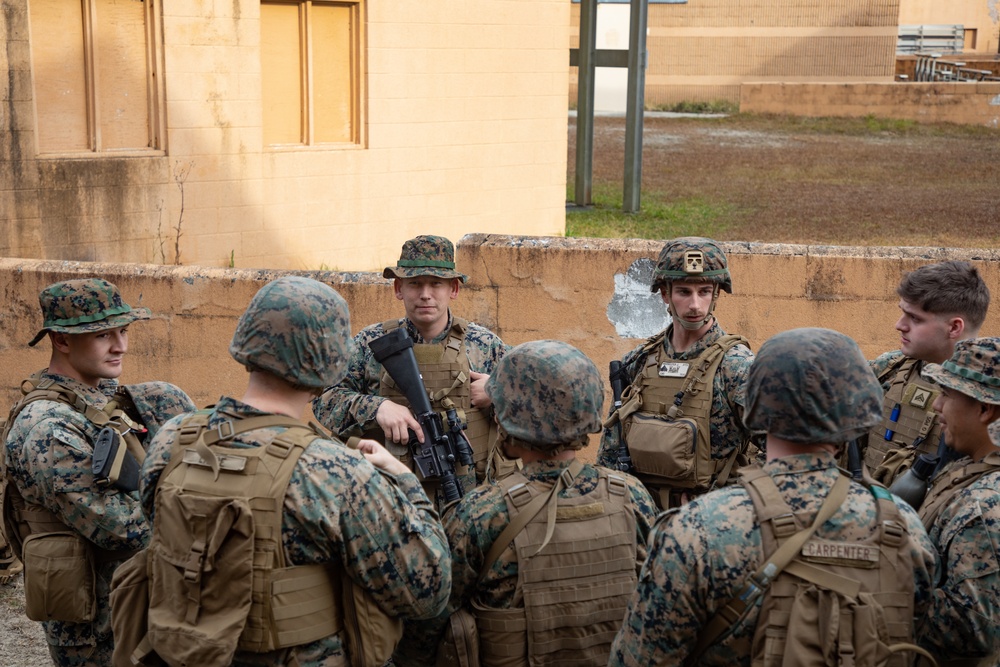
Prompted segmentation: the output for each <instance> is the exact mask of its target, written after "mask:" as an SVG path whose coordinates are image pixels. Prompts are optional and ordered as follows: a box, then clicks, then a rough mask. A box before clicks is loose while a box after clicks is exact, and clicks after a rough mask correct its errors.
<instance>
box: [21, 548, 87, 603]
mask: <svg viewBox="0 0 1000 667" xmlns="http://www.w3.org/2000/svg"><path fill="white" fill-rule="evenodd" d="M22 549H23V562H24V608H25V613H26V614H27V616H28V618H29V619H31V620H32V621H65V622H68V623H89V622H91V621H93V620H94V614H95V612H96V599H97V593H96V589H95V576H94V561H93V557H92V555H91V551H90V547H89V546H88V543H87V541H86V540H85V539H84V538H83V537H81V536H79V535H77V534H76V533H68V532H67V533H36V534H34V535H29V536H28V537H27V539H25V540H24V546H23V548H22Z"/></svg>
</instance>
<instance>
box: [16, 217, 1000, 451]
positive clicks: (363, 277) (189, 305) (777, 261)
mask: <svg viewBox="0 0 1000 667" xmlns="http://www.w3.org/2000/svg"><path fill="white" fill-rule="evenodd" d="M722 245H723V248H724V249H725V250H726V252H727V253H728V255H729V259H730V266H731V269H732V272H733V287H734V293H733V294H732V295H729V294H723V295H722V296H721V298H720V301H719V305H718V308H717V311H716V312H717V315H718V317H719V321H720V322H721V323H722V325H723V327H724V328H725V329H727V330H728V331H730V332H734V333H740V334H742V335H744V336H746V337H747V338H748V339H749V340H750V343H751V345H752V346H753V347H754V349H756V348H758V347H759V346H760V344H761V343H762V342H763V341H764V340H766V339H767V338H768V337H769V336H771V335H773V334H775V333H777V332H779V331H782V330H785V329H789V328H793V327H798V326H821V327H828V328H832V329H836V330H838V331H842V332H843V333H845V334H848V335H850V336H852V337H853V338H854V339H855V340H857V341H858V343H859V345H860V346H861V348H862V350H863V351H864V353H865V354H866V355H867V356H868V357H874V356H875V355H877V354H879V353H881V352H884V351H886V350H890V349H896V348H897V347H898V334H897V332H896V331H895V330H894V329H893V325H894V323H895V322H896V320H897V319H898V316H899V311H898V308H897V305H896V304H897V301H898V299H897V297H896V295H895V288H896V285H897V284H898V283H899V279H900V277H901V276H902V274H903V272H904V271H907V270H912V269H913V268H916V267H917V266H920V265H922V264H926V263H930V262H934V261H942V260H945V259H968V260H971V261H973V263H974V264H976V265H977V266H978V267H979V269H980V271H981V273H982V275H983V278H984V279H985V280H986V282H987V284H988V285H989V286H990V288H991V290H992V292H993V294H994V295H996V294H1000V251H997V250H963V249H944V248H894V249H890V248H857V247H853V248H852V247H833V246H794V245H770V244H758V243H724V244H722ZM661 247H662V243H661V242H659V241H639V240H629V239H565V238H554V237H511V236H490V235H469V236H466V237H464V238H463V239H462V240H461V242H460V243H459V246H458V264H459V269H460V270H461V271H462V272H464V273H466V274H468V275H469V278H470V280H469V283H468V285H466V286H464V287H463V288H462V291H461V292H460V294H459V298H458V301H456V302H455V308H454V312H455V313H457V314H459V315H461V316H463V317H466V318H469V319H471V320H474V321H476V322H479V323H481V324H484V325H486V326H488V327H490V328H492V329H494V330H495V331H497V333H499V334H500V335H501V336H502V337H503V339H504V340H505V341H506V342H508V343H511V344H517V343H522V342H525V341H528V340H536V339H542V338H554V339H559V340H565V341H567V342H569V343H571V344H573V345H576V346H577V347H579V348H580V349H582V350H583V351H584V352H586V353H587V354H588V355H589V356H590V357H591V359H593V360H594V362H595V363H596V364H597V365H598V367H599V368H600V369H601V370H602V371H604V370H605V369H607V366H608V362H609V361H610V360H611V359H613V358H617V357H619V356H620V355H622V354H623V353H624V352H626V351H628V350H629V349H631V348H632V347H634V346H635V345H637V344H638V343H639V341H640V340H641V336H642V335H645V334H638V335H637V334H635V333H634V332H633V333H632V334H625V335H622V334H619V333H618V331H619V327H621V325H623V324H625V325H635V324H642V322H639V320H642V319H643V318H646V319H650V320H651V321H653V323H654V324H655V319H656V318H655V317H652V318H649V317H648V315H649V313H652V314H653V315H659V316H662V313H663V306H662V303H658V302H657V297H656V295H651V294H650V293H649V288H648V284H649V283H648V279H647V280H646V282H645V283H643V282H642V280H641V279H640V280H639V281H638V282H636V281H635V280H632V281H629V280H628V279H627V277H628V276H633V277H634V276H635V275H637V274H636V271H637V270H638V272H639V273H641V269H642V267H643V266H645V267H646V269H651V267H652V261H653V260H654V259H655V257H656V256H657V254H658V252H659V250H660V248H661ZM281 274H282V272H281V271H249V270H243V269H197V268H192V267H164V266H150V265H114V264H87V263H79V262H46V261H36V260H20V259H0V296H2V298H3V302H4V303H5V304H7V306H6V308H5V309H4V311H3V312H0V368H3V369H4V370H5V379H4V384H3V389H4V394H3V399H4V401H5V402H10V401H12V400H13V399H14V398H15V397H16V395H17V386H18V383H19V381H20V379H21V378H22V377H24V376H26V375H28V374H30V373H32V372H33V371H35V370H38V369H39V368H42V367H43V366H44V365H45V364H46V363H47V362H48V355H49V348H48V344H47V343H46V342H43V343H40V344H39V345H38V346H37V349H32V348H28V347H27V341H28V340H30V339H31V337H32V336H33V335H34V334H35V332H36V331H37V330H38V328H39V326H40V317H39V314H38V301H37V295H38V292H39V291H40V290H41V289H42V288H44V287H45V286H46V285H48V284H50V283H52V282H54V281H56V280H62V279H66V278H69V277H80V276H89V275H100V276H104V277H106V278H108V279H109V280H111V281H112V282H114V283H116V284H117V285H118V286H119V287H120V288H121V290H122V292H123V294H124V296H125V299H126V300H127V301H128V302H129V303H131V304H133V305H136V304H139V303H141V304H142V305H145V306H148V307H150V308H151V309H152V310H153V313H154V317H153V319H152V320H151V321H149V322H139V323H137V324H136V325H135V326H134V327H133V328H132V330H131V332H132V335H131V337H130V338H131V341H130V344H131V349H130V352H129V358H128V359H127V362H126V370H125V373H124V375H123V381H125V382H139V381H143V380H147V379H152V378H156V379H162V380H169V381H171V382H174V383H176V384H178V385H180V386H182V387H183V388H184V389H186V390H187V391H188V392H189V393H190V394H191V396H192V397H193V398H194V399H195V401H196V402H197V403H198V405H199V406H203V405H206V404H208V403H211V402H214V401H215V400H217V399H218V398H219V396H220V395H221V394H223V393H228V394H232V393H238V392H241V391H242V390H243V388H244V386H245V381H246V376H245V372H244V371H243V369H242V367H240V366H239V365H237V364H236V363H235V362H234V361H232V359H231V358H230V357H229V354H228V351H227V350H228V345H229V340H230V338H231V337H232V334H233V331H234V330H235V327H236V321H237V319H238V317H239V315H240V314H241V313H242V311H243V309H244V308H245V307H246V305H247V303H249V301H250V299H251V298H252V296H253V295H254V293H255V292H256V291H257V290H258V289H259V288H260V287H261V286H262V285H264V284H265V283H266V282H267V281H269V280H271V279H273V278H275V277H277V276H279V275H281ZM305 275H309V276H311V277H314V278H316V279H319V280H323V281H325V282H328V283H329V284H331V285H333V286H334V287H335V288H336V289H337V290H338V291H340V293H341V294H342V295H343V296H344V298H345V299H347V301H348V303H349V305H350V308H351V324H352V328H353V329H354V331H357V330H359V329H361V328H362V327H364V326H366V325H368V324H371V323H373V322H379V321H383V320H385V319H388V318H390V317H394V316H401V315H402V312H403V308H402V305H401V304H400V302H398V301H397V300H396V299H395V298H394V297H393V295H392V291H391V287H390V282H389V281H387V280H384V279H382V278H381V276H380V275H379V274H372V273H333V272H306V273H305ZM616 304H617V305H622V304H624V307H623V308H617V309H616V307H615V306H616ZM644 309H646V310H644ZM644 313H645V314H644ZM631 320H635V321H631ZM649 324H650V323H649V322H646V325H647V326H648V325H649ZM627 328H628V327H627ZM632 329H633V331H634V327H632ZM654 331H655V329H654V330H651V331H649V333H653V332H654ZM982 333H983V335H1000V308H997V307H996V306H994V308H993V309H992V310H991V312H990V314H989V316H988V317H987V320H986V323H985V324H984V326H983V330H982ZM590 451H591V454H592V453H593V449H591V450H590Z"/></svg>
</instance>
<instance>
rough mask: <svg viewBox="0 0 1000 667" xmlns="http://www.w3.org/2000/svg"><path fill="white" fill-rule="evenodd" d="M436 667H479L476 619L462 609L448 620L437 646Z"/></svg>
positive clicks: (465, 609) (469, 612)
mask: <svg viewBox="0 0 1000 667" xmlns="http://www.w3.org/2000/svg"><path fill="white" fill-rule="evenodd" d="M437 667H479V632H478V631H477V630H476V617H475V616H473V615H472V612H471V611H469V610H468V609H467V608H465V607H462V608H461V609H459V610H458V611H456V612H455V613H454V614H452V615H451V617H450V618H449V619H448V625H447V626H446V627H445V629H444V636H443V637H442V638H441V643H440V644H438V652H437Z"/></svg>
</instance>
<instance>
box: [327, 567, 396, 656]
mask: <svg viewBox="0 0 1000 667" xmlns="http://www.w3.org/2000/svg"><path fill="white" fill-rule="evenodd" d="M341 599H342V600H343V603H344V641H345V642H346V644H347V653H348V655H350V657H351V667H382V665H384V664H385V663H386V661H387V660H388V659H389V658H391V657H392V652H393V651H395V650H396V644H398V643H399V640H400V638H401V637H402V636H403V622H402V621H401V620H399V619H398V618H395V617H393V616H390V615H388V614H387V613H385V612H384V611H383V610H382V608H381V607H380V606H378V603H377V602H375V599H374V598H373V597H372V596H371V594H370V593H369V592H368V589H366V588H363V587H361V586H358V585H357V584H355V583H354V580H352V579H351V578H350V577H349V576H347V573H346V572H345V573H344V574H343V590H342V592H341Z"/></svg>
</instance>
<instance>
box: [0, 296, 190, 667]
mask: <svg viewBox="0 0 1000 667" xmlns="http://www.w3.org/2000/svg"><path fill="white" fill-rule="evenodd" d="M39 300H40V302H41V305H42V312H43V315H44V320H45V323H44V326H43V328H42V330H41V331H40V332H39V333H38V335H37V336H36V337H35V338H34V339H33V340H32V341H31V343H30V344H31V345H34V344H35V343H37V342H38V341H40V340H41V339H42V337H44V335H45V333H46V332H48V331H59V332H63V333H68V334H74V333H85V332H88V331H102V330H105V329H110V328H117V327H121V326H125V325H127V324H129V323H131V322H133V321H135V320H140V319H148V318H149V311H148V310H147V309H145V308H139V309H131V308H130V307H129V306H128V304H125V303H124V302H123V301H122V299H121V295H120V293H119V292H118V289H117V288H116V287H115V286H114V285H112V284H111V283H108V282H106V281H103V280H96V279H92V280H72V281H67V282H64V283H57V284H55V285H51V286H50V287H48V288H46V289H45V290H44V291H43V292H42V294H41V295H40V297H39ZM102 315H105V316H104V317H101V316H102ZM88 316H89V317H91V318H93V319H94V321H91V322H86V321H84V322H82V323H78V322H77V320H78V319H80V318H86V317H88ZM37 377H38V378H39V379H50V380H54V381H55V382H57V383H59V384H61V385H63V386H65V387H66V388H68V389H70V390H71V391H74V392H76V393H77V395H78V396H79V397H81V398H82V399H83V400H84V401H86V403H87V404H89V405H91V406H93V407H95V408H98V409H100V408H103V407H104V406H105V405H106V404H107V402H108V401H109V400H110V399H111V398H112V397H113V396H114V394H115V391H116V389H118V387H119V385H118V383H117V381H115V380H107V381H105V382H102V383H101V385H100V387H99V388H93V387H90V386H88V385H84V384H82V383H80V382H78V381H76V380H74V379H72V378H69V377H65V376H62V375H55V374H51V373H47V372H44V371H43V372H42V373H41V374H39V375H38V376H37ZM136 386H137V387H140V388H141V394H140V393H137V394H136V396H137V397H140V398H138V400H136V406H137V407H138V408H139V409H140V412H141V416H142V417H143V423H144V425H145V426H146V428H147V429H148V431H149V432H148V434H147V435H146V436H145V438H144V442H145V444H146V445H148V443H149V438H150V437H151V436H152V435H154V434H155V433H156V432H157V429H158V428H159V425H160V424H162V423H163V422H165V421H166V420H167V419H169V418H170V417H172V416H174V415H177V414H180V413H183V412H186V411H189V410H193V409H194V407H195V406H194V404H193V403H192V402H191V399H190V398H188V397H187V395H186V394H184V392H183V391H181V390H180V389H179V388H177V387H174V386H173V385H170V384H167V383H145V384H143V385H136ZM99 431H100V427H99V426H97V425H95V424H94V423H92V422H91V421H90V420H88V419H87V418H86V417H84V415H83V413H82V412H80V411H78V410H76V409H74V408H73V407H71V406H69V405H67V404H66V403H63V402H61V401H54V400H38V401H34V402H32V403H29V404H28V405H27V406H26V407H24V409H23V410H21V412H20V413H19V414H18V415H17V417H16V418H15V420H14V422H13V423H12V424H11V426H10V431H9V433H8V435H7V440H6V442H5V454H6V466H7V475H8V480H10V481H11V483H13V484H15V485H16V487H17V490H18V491H19V492H20V494H21V496H23V498H24V500H25V502H26V503H28V504H29V505H33V506H40V507H43V508H45V509H46V510H48V511H50V512H52V513H53V514H54V515H56V516H57V517H58V518H59V519H60V520H61V521H62V522H63V523H65V524H66V525H67V526H68V527H69V528H70V529H71V530H73V531H75V532H77V533H79V534H80V535H82V536H83V537H85V538H86V539H87V540H89V541H90V542H91V543H92V544H93V545H95V546H97V547H99V548H101V549H106V550H108V551H112V552H122V554H123V556H122V558H127V557H128V555H129V554H130V553H131V552H132V551H133V550H136V549H141V548H143V547H144V546H146V543H147V542H148V540H149V526H148V524H147V523H146V520H145V518H144V517H143V515H142V509H141V507H140V505H139V498H138V493H137V492H131V493H126V492H124V491H120V490H118V489H116V488H114V487H113V486H111V487H107V488H99V487H98V486H97V484H96V482H95V477H94V474H93V472H92V466H93V443H94V442H95V441H96V439H97V434H98V432H99ZM120 563H121V561H119V560H114V561H109V562H104V563H100V564H98V565H97V566H96V569H95V575H96V597H97V607H96V617H95V619H94V621H93V622H92V623H69V622H62V621H45V622H43V623H42V626H43V628H44V630H45V637H46V639H47V641H48V643H49V647H50V649H49V650H50V653H51V654H52V657H53V660H54V661H55V663H56V664H57V665H110V664H111V650H112V647H113V640H112V636H111V626H110V607H109V604H108V593H109V590H110V584H111V576H112V574H113V573H114V571H115V569H116V568H117V567H118V565H119V564H120Z"/></svg>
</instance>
